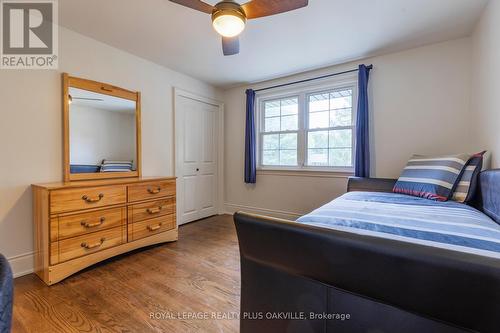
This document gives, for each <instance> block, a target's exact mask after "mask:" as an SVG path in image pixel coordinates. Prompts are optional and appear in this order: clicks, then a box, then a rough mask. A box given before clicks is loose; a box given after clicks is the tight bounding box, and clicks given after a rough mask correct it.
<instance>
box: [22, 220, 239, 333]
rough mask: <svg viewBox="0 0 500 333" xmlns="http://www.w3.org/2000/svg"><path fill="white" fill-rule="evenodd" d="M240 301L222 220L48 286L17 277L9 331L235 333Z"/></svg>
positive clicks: (234, 250)
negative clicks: (11, 324)
mask: <svg viewBox="0 0 500 333" xmlns="http://www.w3.org/2000/svg"><path fill="white" fill-rule="evenodd" d="M239 302H240V267H239V250H238V241H237V237H236V232H235V228H234V224H233V222H232V217H231V216H229V215H222V216H215V217H211V218H208V219H205V220H201V221H197V222H193V223H190V224H187V225H184V226H181V227H180V228H179V241H178V242H174V243H168V244H162V245H158V246H152V247H149V248H146V249H142V250H137V251H134V252H132V253H130V254H127V255H122V256H119V257H117V258H113V259H110V260H107V261H105V262H103V263H100V264H97V265H94V266H92V267H90V268H88V269H85V270H84V271H82V272H80V273H77V274H75V275H73V276H71V277H69V278H67V279H66V280H64V281H62V282H60V283H58V284H56V285H53V286H51V287H47V286H46V285H45V284H44V283H43V282H41V281H40V280H39V279H38V278H37V277H36V276H35V275H33V274H30V275H28V276H24V277H21V278H17V279H15V281H14V314H13V332H14V333H17V332H23V333H24V332H27V333H28V332H29V333H31V332H36V333H45V332H50V333H52V332H110V333H111V332H113V333H117V332H120V333H125V332H131V333H132V332H174V333H176V332H238V330H239V321H238V319H237V318H236V317H235V314H237V313H238V312H239ZM194 315H196V316H198V317H193V316H194ZM202 316H207V317H208V318H203V317H202ZM214 316H218V317H219V318H220V317H221V316H222V319H215V318H214Z"/></svg>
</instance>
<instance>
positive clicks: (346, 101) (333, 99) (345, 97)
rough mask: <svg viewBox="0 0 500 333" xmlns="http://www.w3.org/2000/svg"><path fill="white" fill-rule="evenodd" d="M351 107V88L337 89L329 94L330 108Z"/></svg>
mask: <svg viewBox="0 0 500 333" xmlns="http://www.w3.org/2000/svg"><path fill="white" fill-rule="evenodd" d="M350 107H352V89H345V90H337V91H334V92H332V93H331V94H330V110H335V109H343V108H350Z"/></svg>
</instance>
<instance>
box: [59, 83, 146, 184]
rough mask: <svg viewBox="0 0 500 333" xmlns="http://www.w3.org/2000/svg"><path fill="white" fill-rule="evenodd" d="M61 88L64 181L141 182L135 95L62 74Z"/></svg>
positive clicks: (137, 113) (138, 121) (138, 115)
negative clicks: (135, 179) (128, 179)
mask: <svg viewBox="0 0 500 333" xmlns="http://www.w3.org/2000/svg"><path fill="white" fill-rule="evenodd" d="M63 83H64V88H63V90H64V92H63V96H64V101H63V103H64V123H65V124H64V125H65V126H64V132H65V158H64V160H65V166H64V168H65V170H64V171H65V172H64V174H65V181H71V180H85V179H99V178H119V177H138V176H140V154H139V151H140V145H139V143H140V107H139V105H140V94H139V93H137V92H131V91H128V90H125V89H121V88H118V87H114V86H110V85H107V84H103V83H99V82H95V81H90V80H85V79H79V78H74V77H70V76H68V75H67V74H64V76H63ZM138 148H139V149H138Z"/></svg>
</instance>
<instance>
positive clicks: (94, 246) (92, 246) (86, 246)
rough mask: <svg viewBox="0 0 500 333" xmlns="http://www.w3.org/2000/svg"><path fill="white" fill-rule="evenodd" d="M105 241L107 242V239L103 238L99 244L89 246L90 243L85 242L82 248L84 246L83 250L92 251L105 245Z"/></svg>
mask: <svg viewBox="0 0 500 333" xmlns="http://www.w3.org/2000/svg"><path fill="white" fill-rule="evenodd" d="M105 240H106V238H104V237H103V238H101V241H100V242H99V243H94V244H89V243H87V242H83V243H82V244H81V246H82V247H83V248H85V249H87V250H90V249H95V248H97V247H100V246H101V245H102V244H103V243H104V241H105Z"/></svg>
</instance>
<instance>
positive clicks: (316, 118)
mask: <svg viewBox="0 0 500 333" xmlns="http://www.w3.org/2000/svg"><path fill="white" fill-rule="evenodd" d="M328 123H329V114H328V111H325V112H313V113H309V129H315V128H328Z"/></svg>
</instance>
